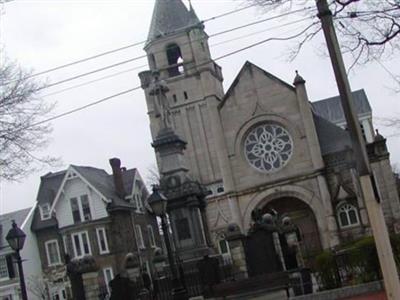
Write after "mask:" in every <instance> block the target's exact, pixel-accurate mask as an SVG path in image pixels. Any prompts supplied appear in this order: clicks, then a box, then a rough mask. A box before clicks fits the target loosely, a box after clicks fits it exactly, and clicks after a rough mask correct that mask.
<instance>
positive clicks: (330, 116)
mask: <svg viewBox="0 0 400 300" xmlns="http://www.w3.org/2000/svg"><path fill="white" fill-rule="evenodd" d="M352 95H353V103H354V109H355V110H356V111H355V112H356V114H357V116H359V117H360V116H362V115H367V114H371V111H372V110H371V106H370V105H369V102H368V98H367V95H366V94H365V91H364V90H357V91H354V92H352ZM311 105H312V107H313V110H314V112H315V113H316V114H317V115H319V116H321V117H323V118H324V119H326V120H328V121H330V122H332V123H335V124H338V123H345V122H346V120H345V117H344V112H343V108H342V104H341V102H340V96H335V97H331V98H326V99H323V100H319V101H315V102H312V103H311Z"/></svg>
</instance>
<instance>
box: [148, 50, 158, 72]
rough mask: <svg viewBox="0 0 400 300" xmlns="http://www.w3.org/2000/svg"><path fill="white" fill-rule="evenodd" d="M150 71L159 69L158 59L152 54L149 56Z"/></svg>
mask: <svg viewBox="0 0 400 300" xmlns="http://www.w3.org/2000/svg"><path fill="white" fill-rule="evenodd" d="M148 60H149V66H150V70H155V69H157V64H156V58H155V56H154V54H153V53H150V54H149V56H148Z"/></svg>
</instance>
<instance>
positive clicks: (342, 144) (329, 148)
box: [313, 114, 351, 155]
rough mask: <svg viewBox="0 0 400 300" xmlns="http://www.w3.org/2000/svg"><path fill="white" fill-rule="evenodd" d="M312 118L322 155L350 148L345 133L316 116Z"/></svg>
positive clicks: (346, 133)
mask: <svg viewBox="0 0 400 300" xmlns="http://www.w3.org/2000/svg"><path fill="white" fill-rule="evenodd" d="M313 117H314V123H315V128H316V130H317V136H318V140H319V144H320V146H321V154H322V155H325V154H329V153H333V152H337V151H341V150H344V149H346V147H351V140H350V136H349V134H348V132H347V131H345V130H343V129H342V128H340V127H339V126H336V125H335V124H333V123H331V122H329V121H328V120H325V119H324V118H322V117H320V116H318V115H316V114H313Z"/></svg>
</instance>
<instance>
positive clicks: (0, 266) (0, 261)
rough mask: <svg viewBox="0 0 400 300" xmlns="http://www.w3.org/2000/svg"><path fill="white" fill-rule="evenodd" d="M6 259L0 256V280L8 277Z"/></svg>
mask: <svg viewBox="0 0 400 300" xmlns="http://www.w3.org/2000/svg"><path fill="white" fill-rule="evenodd" d="M8 278H9V277H8V268H7V259H6V257H5V256H2V257H0V280H4V279H8Z"/></svg>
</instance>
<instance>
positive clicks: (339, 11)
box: [246, 0, 400, 84]
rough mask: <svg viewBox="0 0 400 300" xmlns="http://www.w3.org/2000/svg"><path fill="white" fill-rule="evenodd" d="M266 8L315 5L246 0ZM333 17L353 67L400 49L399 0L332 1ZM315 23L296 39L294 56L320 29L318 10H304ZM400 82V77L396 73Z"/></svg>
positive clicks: (293, 0)
mask: <svg viewBox="0 0 400 300" xmlns="http://www.w3.org/2000/svg"><path fill="white" fill-rule="evenodd" d="M246 1H247V2H252V3H254V4H256V5H259V6H261V7H263V8H264V9H266V10H267V9H268V10H271V9H286V10H290V9H294V8H298V7H306V6H307V7H309V6H310V4H311V6H315V3H314V1H306V0H303V1H302V0H246ZM329 3H330V4H329V6H330V8H331V11H332V14H333V18H334V21H335V23H336V24H335V25H336V30H337V33H338V38H339V41H340V44H341V48H342V51H343V52H344V53H346V54H349V55H351V56H352V57H353V62H352V65H351V66H350V69H351V68H352V67H353V66H354V65H356V64H365V63H367V62H370V61H374V60H380V59H388V58H391V57H392V56H393V55H395V54H397V53H398V52H399V51H400V46H399V45H400V2H399V1H398V0H363V1H360V0H330V1H329ZM305 11H306V14H307V15H308V16H309V18H310V23H309V24H306V25H304V27H303V28H302V27H301V26H298V29H297V30H298V31H299V32H301V31H302V30H303V29H304V28H306V27H307V26H309V25H310V24H312V26H310V27H309V28H308V29H307V30H306V32H304V33H303V34H302V35H301V36H300V37H298V40H297V46H296V47H295V49H294V51H293V53H292V54H293V56H292V58H293V57H295V55H296V54H297V53H298V52H299V51H300V49H301V48H302V46H303V45H304V43H305V42H307V41H309V40H311V39H312V38H314V37H315V36H316V34H317V33H318V32H319V31H320V30H321V26H320V22H315V20H316V18H317V16H316V9H313V8H310V9H308V10H305ZM394 78H396V79H397V83H399V84H400V77H399V76H394Z"/></svg>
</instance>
